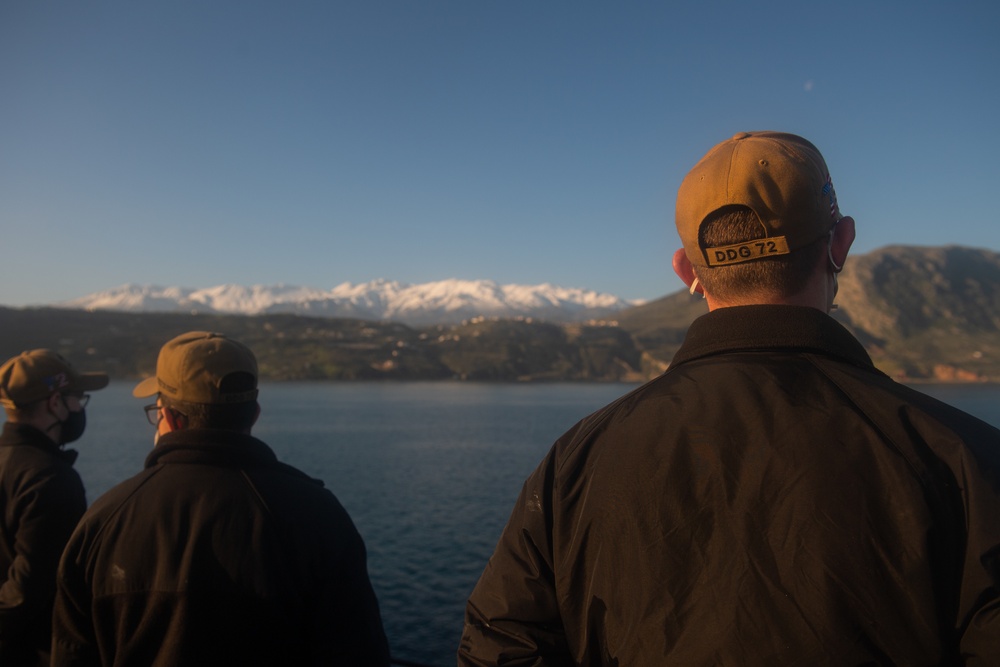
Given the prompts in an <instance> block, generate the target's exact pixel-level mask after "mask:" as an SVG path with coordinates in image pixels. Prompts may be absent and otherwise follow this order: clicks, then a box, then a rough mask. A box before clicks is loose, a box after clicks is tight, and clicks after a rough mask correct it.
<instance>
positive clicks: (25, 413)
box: [4, 392, 56, 422]
mask: <svg viewBox="0 0 1000 667" xmlns="http://www.w3.org/2000/svg"><path fill="white" fill-rule="evenodd" d="M53 393H56V392H53ZM51 397H52V394H49V396H48V397H46V398H43V399H42V400H40V401H32V402H31V403H28V404H26V405H4V412H5V413H6V415H7V421H11V422H26V421H31V420H32V419H33V418H34V417H35V415H37V414H38V413H39V412H41V411H42V408H43V406H44V405H45V404H46V403H47V402H48V400H49V398H51Z"/></svg>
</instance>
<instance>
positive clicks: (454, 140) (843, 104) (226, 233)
mask: <svg viewBox="0 0 1000 667" xmlns="http://www.w3.org/2000/svg"><path fill="white" fill-rule="evenodd" d="M675 5H683V6H675ZM998 7H1000V5H998V4H997V3H995V2H992V1H983V2H962V1H961V0H958V1H955V2H917V3H913V2H905V3H904V2H879V1H877V0H868V1H865V2H855V1H853V0H849V1H844V2H837V3H815V2H801V1H800V2H769V3H756V4H754V3H747V2H711V1H706V2H699V3H672V2H630V3H612V2H547V1H538V0H534V1H530V2H528V1H525V2H518V1H509V0H508V1H504V2H486V1H478V0H462V1H454V2H450V1H449V2H443V1H442V2H438V1H426V2H425V1H419V0H406V1H402V0H399V1H379V0H364V1H357V2H354V1H350V2H318V1H317V2H297V1H294V0H293V1H289V2H275V1H272V2H258V1H255V0H251V1H243V0H241V1H239V2H236V1H234V0H217V1H213V2H188V1H184V0H172V1H170V2H140V3H135V2H97V1H95V2H58V3H57V2H51V1H46V0H38V1H30V2H29V1H27V0H9V1H7V2H3V3H0V243H2V247H3V249H4V252H3V255H2V256H3V259H2V261H0V304H3V305H27V304H41V303H52V302H56V301H61V300H65V299H70V298H74V297H78V296H83V295H85V294H89V293H91V292H95V291H100V290H105V289H110V288H112V287H116V286H118V285H121V284H123V283H127V282H133V283H150V284H157V285H179V286H185V287H209V286H214V285H219V284H223V283H237V284H244V285H253V284H264V285H269V284H277V283H285V284H293V285H304V286H311V287H319V288H328V287H333V286H334V285H337V284H339V283H341V282H345V281H350V282H364V281H368V280H373V279H376V278H386V279H390V280H399V281H402V282H406V283H421V282H428V281H434V280H442V279H446V278H462V279H491V280H495V281H497V282H500V283H504V284H506V283H522V284H536V283H543V282H549V283H552V284H555V285H561V286H564V287H582V288H588V289H594V290H598V291H602V292H610V293H613V294H617V295H619V296H622V297H625V298H630V299H638V298H641V299H652V298H657V297H659V296H662V295H664V294H667V293H670V292H673V291H675V290H677V289H679V288H680V287H681V284H680V282H679V280H677V278H676V277H674V275H673V273H672V271H671V269H670V256H671V254H672V253H673V251H674V250H675V249H676V248H677V247H679V245H680V244H679V242H678V240H677V238H676V233H675V230H674V227H673V206H674V196H675V194H676V190H677V186H678V185H679V183H680V181H681V179H682V178H683V176H684V174H685V173H686V171H687V170H688V169H689V168H690V167H691V166H693V164H694V163H695V162H696V161H697V160H698V159H699V158H700V157H701V156H702V155H703V154H704V153H705V152H706V151H707V150H708V149H709V148H710V147H711V146H712V145H714V144H715V143H717V142H719V141H721V140H723V139H725V138H727V137H729V136H731V135H733V134H734V133H736V132H739V131H743V130H752V129H776V130H784V131H790V132H795V133H798V134H801V135H803V136H805V137H807V138H809V139H810V140H812V141H813V142H814V143H816V144H817V145H818V146H819V148H820V149H821V150H822V152H823V154H824V156H825V157H826V160H827V163H828V165H829V167H830V170H831V173H832V175H833V180H834V184H835V185H836V187H837V192H838V195H839V199H840V204H841V209H842V211H843V212H844V213H845V214H849V215H853V216H854V217H855V219H856V220H857V222H858V240H857V242H856V244H855V251H856V252H866V251H868V250H872V249H874V248H878V247H881V246H884V245H888V244H893V243H906V244H917V245H946V244H960V245H968V246H977V247H986V248H991V249H994V250H1000V224H998V222H1000V220H998V219H997V207H996V204H995V203H994V201H995V198H996V194H995V193H996V191H997V181H998V176H1000V167H998V164H1000V163H998V157H997V156H1000V130H998V127H1000V125H998V121H997V119H998V118H1000V40H998V39H997V38H996V35H995V29H996V26H997V25H998V24H1000V9H998Z"/></svg>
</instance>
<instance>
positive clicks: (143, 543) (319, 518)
mask: <svg viewBox="0 0 1000 667" xmlns="http://www.w3.org/2000/svg"><path fill="white" fill-rule="evenodd" d="M58 586H59V588H58V594H57V599H56V609H55V614H54V630H53V631H54V635H53V644H52V663H53V665H116V666H127V665H135V666H136V667H139V666H142V667H155V666H160V665H176V666H181V665H183V666H184V667H187V666H189V665H213V666H214V665H241V666H244V665H365V666H367V665H386V664H388V661H389V658H388V646H387V643H386V639H385V633H384V631H383V629H382V622H381V619H380V617H379V610H378V603H377V601H376V599H375V594H374V592H373V591H372V587H371V583H370V582H369V579H368V570H367V564H366V554H365V547H364V543H363V542H362V539H361V536H360V535H359V534H358V532H357V530H356V529H355V527H354V524H353V523H352V522H351V519H350V517H349V516H348V515H347V512H346V511H345V510H344V508H343V507H342V506H341V505H340V503H339V502H338V501H337V499H336V498H335V497H334V496H333V494H332V493H330V492H329V491H327V490H326V489H324V488H323V486H322V484H321V483H320V482H318V481H316V480H313V479H310V478H308V477H306V475H304V474H303V473H301V472H299V471H298V470H296V469H294V468H292V467H291V466H288V465H285V464H283V463H280V462H279V461H278V460H277V459H276V458H275V455H274V453H273V452H272V451H271V449H270V448H269V447H268V446H267V445H265V444H264V443H263V442H261V441H260V440H257V439H256V438H253V437H251V436H249V435H242V434H239V433H234V432H229V431H219V430H183V431H174V432H172V433H168V434H166V435H164V436H163V437H161V438H160V441H159V444H158V445H157V446H156V447H155V448H154V450H153V451H152V452H151V453H150V455H149V457H148V458H147V460H146V468H145V470H144V471H143V472H141V473H139V474H138V475H136V476H135V477H133V478H131V479H129V480H127V481H125V482H123V483H122V484H119V485H118V486H116V487H115V488H113V489H111V490H110V491H109V492H107V493H106V494H105V495H103V496H102V497H101V498H99V499H98V500H97V501H95V502H94V504H93V506H92V507H91V508H90V509H89V510H88V511H87V513H86V515H85V516H84V518H83V519H82V520H81V522H80V525H79V527H78V528H77V530H76V531H75V532H74V533H73V536H72V538H71V539H70V542H69V544H68V545H67V548H66V553H65V554H64V556H63V560H62V562H61V563H60V567H59V579H58Z"/></svg>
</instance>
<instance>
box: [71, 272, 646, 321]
mask: <svg viewBox="0 0 1000 667" xmlns="http://www.w3.org/2000/svg"><path fill="white" fill-rule="evenodd" d="M637 304H638V302H634V301H626V300H625V299H621V298H619V297H617V296H614V295H611V294H602V293H599V292H594V291H591V290H584V289H573V288H565V287H556V286H553V285H549V284H543V285H499V284H497V283H495V282H493V281H490V280H441V281H437V282H431V283H423V284H419V285H408V284H404V283H399V282H394V281H388V280H375V281H372V282H368V283H362V284H354V283H343V284H341V285H337V286H336V287H334V288H333V289H331V290H322V289H315V288H310V287H297V286H292V285H270V286H265V285H253V286H250V287H246V286H241V285H219V286H216V287H208V288H205V289H192V288H186V287H158V286H154V285H134V284H128V285H122V286H121V287H117V288H115V289H111V290H108V291H106V292H98V293H96V294H91V295H89V296H84V297H80V298H78V299H73V300H72V301H66V302H63V303H59V304H56V305H58V306H59V307H63V308H80V309H85V310H124V311H131V312H199V313H239V314H244V315H259V314H265V313H297V314H301V315H311V316H316V317H354V318H360V319H367V320H394V321H398V322H404V323H407V324H412V325H426V324H449V323H455V322H460V321H462V320H465V319H469V318H472V317H478V316H486V317H535V318H539V319H544V320H551V321H555V322H575V321H584V320H588V319H593V318H598V317H606V316H608V315H611V314H613V313H615V312H617V311H619V310H622V309H623V308H628V307H630V306H633V305H637Z"/></svg>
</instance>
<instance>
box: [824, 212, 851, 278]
mask: <svg viewBox="0 0 1000 667" xmlns="http://www.w3.org/2000/svg"><path fill="white" fill-rule="evenodd" d="M856 234H857V231H856V230H855V228H854V218H852V217H850V216H844V217H843V218H841V219H840V221H839V222H837V224H836V225H834V227H833V238H832V239H831V240H830V259H831V260H832V261H833V262H834V263H835V264H836V265H837V266H839V267H843V266H844V262H846V261H847V253H848V252H850V250H851V244H852V243H854V237H855V235H856Z"/></svg>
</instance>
